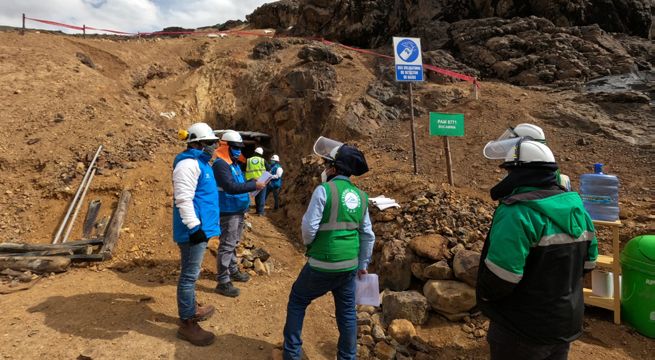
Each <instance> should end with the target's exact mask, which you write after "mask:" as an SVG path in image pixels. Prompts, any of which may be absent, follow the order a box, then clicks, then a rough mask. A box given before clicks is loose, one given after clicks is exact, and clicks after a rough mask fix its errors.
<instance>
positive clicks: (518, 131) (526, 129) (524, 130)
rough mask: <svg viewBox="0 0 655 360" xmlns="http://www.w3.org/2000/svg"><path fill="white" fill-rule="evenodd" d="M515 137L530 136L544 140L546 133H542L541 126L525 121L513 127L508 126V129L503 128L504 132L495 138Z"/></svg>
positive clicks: (537, 139)
mask: <svg viewBox="0 0 655 360" xmlns="http://www.w3.org/2000/svg"><path fill="white" fill-rule="evenodd" d="M517 137H530V138H532V139H533V140H536V141H541V142H545V141H546V135H545V134H544V130H543V129H542V128H540V127H539V126H537V125H533V124H527V123H523V124H518V125H516V126H515V127H513V128H512V127H510V128H509V129H507V130H505V132H504V133H503V134H502V135H501V136H500V137H499V138H498V139H497V141H500V140H505V139H510V138H517Z"/></svg>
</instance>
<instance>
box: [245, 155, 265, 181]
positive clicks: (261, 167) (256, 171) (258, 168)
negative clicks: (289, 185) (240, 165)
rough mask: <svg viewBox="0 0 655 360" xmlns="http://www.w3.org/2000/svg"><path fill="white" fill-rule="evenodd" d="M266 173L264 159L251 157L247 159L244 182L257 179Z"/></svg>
mask: <svg viewBox="0 0 655 360" xmlns="http://www.w3.org/2000/svg"><path fill="white" fill-rule="evenodd" d="M264 171H266V164H265V163H264V159H263V158H261V157H259V156H253V157H251V158H250V159H248V165H247V166H246V180H251V179H259V177H261V176H262V174H264Z"/></svg>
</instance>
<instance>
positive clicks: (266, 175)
mask: <svg viewBox="0 0 655 360" xmlns="http://www.w3.org/2000/svg"><path fill="white" fill-rule="evenodd" d="M271 177H273V175H272V174H271V173H270V172H268V171H264V173H263V174H262V176H260V177H259V179H257V182H263V183H266V184H268V182H269V181H271ZM260 191H261V190H255V191H253V192H251V193H250V195H252V196H257V194H259V192H260Z"/></svg>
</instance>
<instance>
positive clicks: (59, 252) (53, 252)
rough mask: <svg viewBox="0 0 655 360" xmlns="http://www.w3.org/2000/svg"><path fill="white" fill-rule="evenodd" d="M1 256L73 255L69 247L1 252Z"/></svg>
mask: <svg viewBox="0 0 655 360" xmlns="http://www.w3.org/2000/svg"><path fill="white" fill-rule="evenodd" d="M1 255H2V256H68V255H73V250H71V249H55V250H44V251H30V252H23V253H6V254H5V253H3V254H1Z"/></svg>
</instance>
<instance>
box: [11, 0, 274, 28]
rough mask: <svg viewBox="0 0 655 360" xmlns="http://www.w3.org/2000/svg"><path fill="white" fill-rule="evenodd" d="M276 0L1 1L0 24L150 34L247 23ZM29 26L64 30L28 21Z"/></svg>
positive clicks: (40, 25)
mask: <svg viewBox="0 0 655 360" xmlns="http://www.w3.org/2000/svg"><path fill="white" fill-rule="evenodd" d="M272 1H274V0H0V25H8V26H16V27H20V26H22V14H23V13H25V16H27V17H31V18H35V19H43V20H50V21H56V22H60V23H65V24H70V25H75V26H82V25H87V26H92V27H96V28H103V29H111V30H118V31H125V32H149V31H157V30H161V29H163V28H165V27H169V26H181V27H185V28H198V27H202V26H210V25H215V24H219V23H223V22H225V21H227V20H239V19H241V20H245V18H246V15H247V14H250V13H252V12H253V10H255V9H256V8H257V7H258V6H260V5H262V4H264V3H267V2H272ZM25 26H26V27H28V28H38V29H47V30H62V31H66V32H76V31H75V30H64V29H60V28H57V27H54V26H51V25H46V24H42V23H38V22H33V21H30V20H27V22H26V24H25Z"/></svg>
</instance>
